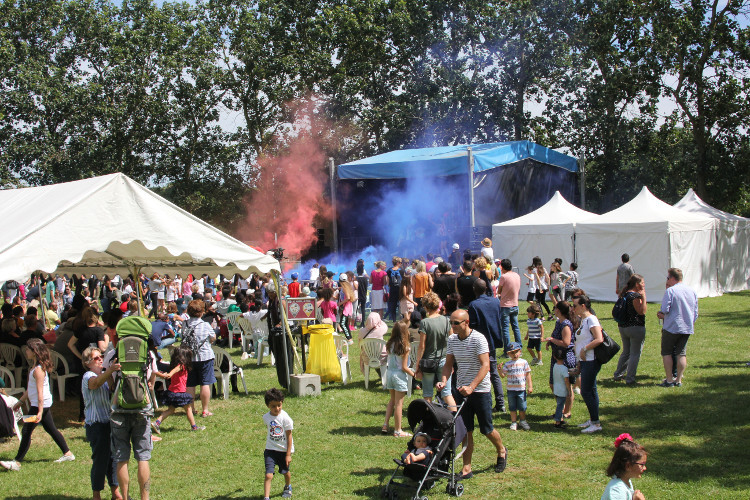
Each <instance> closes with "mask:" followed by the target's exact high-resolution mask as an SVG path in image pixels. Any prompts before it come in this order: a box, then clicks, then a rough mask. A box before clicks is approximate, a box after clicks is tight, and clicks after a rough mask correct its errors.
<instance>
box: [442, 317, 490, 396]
mask: <svg viewBox="0 0 750 500" xmlns="http://www.w3.org/2000/svg"><path fill="white" fill-rule="evenodd" d="M489 352H490V347H489V344H488V343H487V339H486V338H485V337H484V335H482V334H481V333H479V332H478V331H476V330H472V331H471V333H470V334H469V336H468V337H466V338H465V339H463V340H461V339H460V338H459V337H458V335H456V334H455V333H453V334H451V336H450V337H448V350H447V354H451V355H452V356H453V357H454V358H455V359H456V363H457V364H458V373H457V375H456V377H457V379H458V382H457V383H458V385H457V387H461V386H462V385H471V382H472V381H473V380H474V377H476V376H477V373H479V369H480V368H481V366H482V363H481V362H480V361H479V355H480V354H484V353H489ZM474 392H490V373H489V371H488V372H487V373H486V374H485V376H484V378H483V379H482V381H481V382H480V383H479V385H478V386H477V387H476V388H475V389H474Z"/></svg>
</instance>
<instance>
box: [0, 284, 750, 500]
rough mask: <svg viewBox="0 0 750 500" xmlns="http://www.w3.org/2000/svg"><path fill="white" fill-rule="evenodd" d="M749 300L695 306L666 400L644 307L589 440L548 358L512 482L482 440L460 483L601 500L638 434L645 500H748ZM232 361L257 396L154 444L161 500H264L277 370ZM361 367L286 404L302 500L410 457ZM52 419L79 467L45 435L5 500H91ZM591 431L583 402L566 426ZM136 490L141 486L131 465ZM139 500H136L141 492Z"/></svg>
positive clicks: (78, 434) (476, 489) (655, 332)
mask: <svg viewBox="0 0 750 500" xmlns="http://www.w3.org/2000/svg"><path fill="white" fill-rule="evenodd" d="M749 299H750V293H747V292H745V293H736V294H728V295H725V296H723V297H720V298H708V299H702V300H701V301H700V308H701V316H700V318H699V320H698V323H697V325H696V331H697V333H696V335H695V336H694V337H693V338H692V339H691V340H690V342H689V344H688V369H687V371H686V375H685V379H684V384H683V387H681V388H668V389H665V388H661V387H657V386H656V384H657V383H658V382H659V381H660V380H661V379H662V378H663V376H664V373H663V368H662V364H661V357H660V356H659V339H660V334H659V326H658V323H657V320H656V317H655V314H656V305H654V304H649V310H648V313H647V326H646V328H647V334H646V345H645V347H644V353H643V356H642V358H641V363H640V367H639V371H638V379H639V382H641V383H642V384H643V385H641V386H638V387H634V388H629V387H626V386H624V385H623V384H621V383H615V382H612V381H611V377H612V372H613V370H614V364H615V361H614V360H613V361H611V362H610V363H609V364H607V365H605V366H604V367H603V368H602V371H601V373H600V375H599V395H600V398H601V419H602V424H603V426H604V431H603V432H601V433H597V434H594V435H582V434H581V433H580V432H579V431H578V430H577V429H575V428H571V429H568V430H565V431H555V430H554V429H553V427H552V422H551V420H549V419H548V418H547V417H546V416H547V415H550V414H552V413H553V411H554V398H553V397H552V395H551V393H550V390H549V387H548V385H547V383H546V381H547V377H548V369H549V367H548V361H547V359H548V357H549V354H548V353H545V365H544V366H541V367H533V368H532V374H533V376H534V382H535V384H534V386H535V388H536V389H537V392H535V393H534V394H533V395H531V396H529V398H528V414H529V418H528V420H529V422H530V424H531V431H526V432H524V431H521V430H519V431H516V432H513V431H510V430H509V429H508V424H509V422H510V417H509V415H508V414H507V413H506V414H496V418H495V424H496V426H497V427H498V428H499V430H500V434H501V436H502V438H503V441H504V443H505V444H506V445H507V447H508V449H509V460H508V468H507V469H506V471H505V472H504V473H503V474H495V473H494V472H493V470H492V468H493V465H494V448H493V447H492V446H491V444H490V443H489V442H488V441H487V440H486V439H484V438H483V437H481V436H478V439H477V447H476V451H475V455H474V460H473V462H474V471H475V477H474V478H473V479H471V480H468V481H465V483H464V485H465V491H464V495H463V496H464V498H497V497H506V498H508V497H515V498H535V499H547V498H549V499H553V498H554V499H583V498H591V499H593V498H599V497H600V496H601V493H602V491H603V489H604V485H605V484H606V483H607V481H608V478H607V477H605V475H604V469H605V468H606V466H607V464H608V463H609V460H610V458H611V456H612V452H613V441H614V439H615V437H617V436H618V435H619V434H620V433H622V432H629V433H630V434H632V435H633V436H634V437H635V438H636V440H637V441H639V442H640V443H641V444H642V445H644V446H645V447H646V448H647V450H648V451H649V457H648V471H647V472H646V473H645V475H644V476H643V478H642V479H640V480H637V481H636V488H639V489H641V490H642V491H643V493H644V495H645V496H646V498H648V499H649V500H651V499H661V498H669V499H697V498H706V497H712V498H720V499H732V498H738V499H740V498H741V499H747V498H750V451H749V450H750V423H749V422H750V419H749V418H748V407H749V406H750V397H749V395H750V384H748V378H749V377H750V368H748V367H746V366H745V362H746V361H748V360H750V348H749V347H748V345H747V344H748V342H747V333H748V326H749V325H750V308H749V307H748V306H750V300H749ZM594 307H595V308H596V309H597V311H598V312H599V313H600V314H599V317H600V319H601V320H602V323H603V326H604V328H605V330H607V331H608V332H609V333H610V334H613V335H612V336H613V337H614V338H615V339H618V341H619V334H618V333H617V328H616V326H615V324H614V322H613V321H612V319H611V314H610V311H611V308H612V304H611V303H609V304H607V303H602V304H595V306H594ZM545 327H546V328H548V329H549V328H551V327H552V323H551V322H547V323H545ZM233 354H235V356H234V358H235V362H237V363H238V364H240V366H242V367H243V369H244V370H245V379H246V381H247V383H248V390H249V394H248V395H247V396H246V395H244V394H232V395H231V397H230V399H229V400H228V401H224V400H214V401H213V407H212V410H213V411H214V412H215V416H214V417H211V418H210V419H199V420H201V421H200V422H199V423H201V424H205V425H206V426H207V429H206V430H205V431H203V432H201V433H192V432H189V426H188V423H187V419H186V418H185V416H184V413H183V412H182V411H180V412H179V413H178V414H177V415H176V416H174V417H172V418H170V419H169V420H167V421H166V422H165V424H164V426H163V427H162V437H163V438H164V439H163V441H161V442H158V443H155V445H154V452H153V458H152V460H151V471H152V498H155V499H213V500H219V499H229V498H249V499H256V498H257V499H260V498H262V496H263V495H262V493H263V479H262V478H263V459H262V453H263V448H264V446H265V428H264V425H263V422H262V420H261V418H260V417H261V415H262V414H263V413H265V412H266V407H265V405H264V403H263V399H262V395H263V392H264V391H265V390H266V389H267V388H269V387H271V386H274V385H277V383H276V378H275V370H274V369H273V368H271V367H270V366H269V365H268V364H267V362H266V363H265V364H264V366H262V367H257V366H256V365H255V362H254V360H248V361H240V359H239V350H235V351H234V352H233ZM524 354H525V356H526V357H528V353H524ZM358 356H359V349H358V348H357V346H356V345H354V346H352V351H351V352H350V357H351V359H352V360H353V362H352V368H353V370H352V371H353V375H354V382H353V383H350V384H349V385H347V386H342V385H341V384H331V385H329V386H326V387H324V388H323V393H322V395H321V396H320V397H315V398H311V397H308V398H296V397H289V398H287V400H286V401H285V402H284V409H285V410H286V411H287V412H288V413H289V414H290V416H291V417H292V418H293V419H294V422H295V430H294V441H295V446H296V449H297V452H296V453H295V455H294V460H293V462H292V484H293V486H294V496H295V498H302V499H319V498H376V497H378V496H379V494H380V492H381V491H382V487H383V485H384V484H385V482H386V481H387V479H388V477H389V476H390V474H391V472H392V471H393V467H394V464H393V461H392V458H394V457H397V456H398V455H400V454H401V452H402V451H403V449H404V447H405V444H406V440H404V439H397V438H394V437H391V436H382V435H381V434H380V426H381V425H382V423H383V416H384V412H385V404H386V402H387V399H388V398H387V395H386V393H385V392H384V391H382V390H381V389H380V384H379V382H378V383H375V382H374V378H375V377H376V375H375V374H374V372H371V377H372V378H373V383H372V384H371V385H370V389H369V390H365V389H364V382H363V377H362V374H361V373H360V372H359V369H358V366H357V365H358V363H357V361H356V360H357V359H358ZM373 385H374V386H375V388H373ZM414 397H417V395H416V394H415V395H414ZM407 404H408V401H407V402H406V404H405V407H406V405H407ZM53 411H54V414H55V421H56V423H57V425H58V427H59V428H60V429H61V430H62V432H63V434H64V435H65V438H66V439H67V441H68V444H69V446H70V448H71V449H72V450H73V452H74V453H75V455H76V457H77V458H76V461H75V462H68V463H63V464H56V463H53V460H54V459H56V458H58V457H59V455H60V453H59V449H57V447H56V446H55V445H54V443H53V442H52V440H51V439H50V437H49V436H48V435H47V434H46V433H45V432H44V431H43V429H41V428H38V429H37V430H36V431H35V433H34V437H33V442H32V445H31V449H30V451H29V453H28V455H27V457H26V460H25V461H24V463H23V466H22V468H21V471H20V472H6V471H2V472H0V498H7V499H18V500H21V499H23V500H27V499H29V500H30V499H40V500H41V499H44V500H52V499H55V500H58V499H62V500H65V499H79V498H81V499H82V498H90V493H91V491H90V483H89V469H90V466H91V460H90V448H89V446H88V443H86V442H85V441H84V439H83V437H84V431H83V428H82V426H81V424H79V423H77V422H75V421H74V419H75V417H76V416H77V412H78V401H77V399H75V398H70V399H69V400H67V401H65V402H62V403H61V402H55V404H54V406H53ZM587 418H588V416H587V412H586V408H585V405H584V404H583V401H582V400H581V399H580V397H578V398H577V399H576V402H575V404H574V406H573V417H572V419H571V423H572V424H577V423H580V422H583V421H585V420H586V419H587ZM17 447H18V440H16V439H13V440H10V441H8V442H6V443H3V444H0V458H1V459H3V460H7V459H11V458H13V456H14V455H15V452H16V449H17ZM277 476H278V475H277ZM131 478H132V482H131V485H134V483H135V472H134V467H133V466H131ZM444 484H445V482H444V481H443V482H441V483H439V484H438V486H437V487H436V488H434V489H433V490H431V491H429V492H427V494H428V495H429V497H430V498H449V496H448V495H447V494H446V493H445V488H444ZM282 487H283V478H281V477H276V478H275V479H274V483H273V487H272V497H276V498H279V497H280V494H281V489H282ZM133 493H135V495H134V497H135V498H137V489H135V490H134V491H133ZM402 498H404V496H402Z"/></svg>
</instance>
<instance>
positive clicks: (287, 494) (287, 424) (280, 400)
mask: <svg viewBox="0 0 750 500" xmlns="http://www.w3.org/2000/svg"><path fill="white" fill-rule="evenodd" d="M265 401H266V406H267V407H268V413H266V414H265V415H263V422H264V423H265V424H266V429H267V433H266V449H265V451H264V452H263V458H264V459H265V462H266V478H265V480H264V481H263V500H270V497H271V481H273V474H274V472H275V470H276V467H278V468H279V473H280V474H284V491H283V492H282V493H281V496H282V498H292V473H291V472H289V464H291V463H292V453H294V440H293V439H292V429H294V421H292V418H291V417H290V416H289V414H288V413H287V412H285V411H284V410H282V409H281V407H282V406H283V404H284V393H283V392H281V391H280V390H278V389H276V388H275V387H274V388H273V389H268V390H267V391H266V394H265Z"/></svg>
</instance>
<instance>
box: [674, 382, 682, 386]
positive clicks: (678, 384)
mask: <svg viewBox="0 0 750 500" xmlns="http://www.w3.org/2000/svg"><path fill="white" fill-rule="evenodd" d="M674 386H675V387H682V382H675V383H674Z"/></svg>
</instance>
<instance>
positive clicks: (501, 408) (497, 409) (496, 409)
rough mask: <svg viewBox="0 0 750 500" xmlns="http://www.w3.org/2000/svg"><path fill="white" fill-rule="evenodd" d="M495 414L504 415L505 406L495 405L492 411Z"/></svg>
mask: <svg viewBox="0 0 750 500" xmlns="http://www.w3.org/2000/svg"><path fill="white" fill-rule="evenodd" d="M492 411H493V412H495V413H505V405H504V404H502V405H495V407H494V408H493V409H492Z"/></svg>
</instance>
